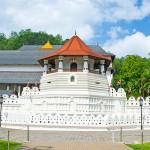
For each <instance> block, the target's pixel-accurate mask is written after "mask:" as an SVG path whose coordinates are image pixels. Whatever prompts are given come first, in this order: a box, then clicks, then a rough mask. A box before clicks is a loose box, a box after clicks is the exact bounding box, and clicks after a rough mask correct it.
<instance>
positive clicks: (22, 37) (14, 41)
mask: <svg viewBox="0 0 150 150" xmlns="http://www.w3.org/2000/svg"><path fill="white" fill-rule="evenodd" d="M67 40H68V39H66V40H63V39H62V36H61V35H60V34H57V35H56V36H53V35H52V34H50V35H49V34H47V33H46V32H43V31H39V32H32V30H31V29H26V30H21V31H20V32H19V33H17V32H14V31H12V32H11V34H10V36H9V38H6V36H5V34H4V33H0V49H1V50H15V49H18V48H20V47H21V46H23V45H43V44H45V43H46V42H47V41H50V43H51V44H52V45H61V44H64V43H65V42H66V41H67Z"/></svg>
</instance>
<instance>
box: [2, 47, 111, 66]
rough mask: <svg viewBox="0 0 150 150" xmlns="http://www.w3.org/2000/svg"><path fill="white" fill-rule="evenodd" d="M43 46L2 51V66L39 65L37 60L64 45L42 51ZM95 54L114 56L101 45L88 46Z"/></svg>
mask: <svg viewBox="0 0 150 150" xmlns="http://www.w3.org/2000/svg"><path fill="white" fill-rule="evenodd" d="M41 46H42V45H24V46H22V47H21V48H19V49H18V50H0V65H14V64H17V65H18V64H19V65H24V64H25V65H28V64H29V65H32V64H34V65H39V63H38V61H37V58H40V57H42V56H44V55H47V54H50V53H52V52H55V51H57V50H58V49H59V48H60V47H61V46H62V45H52V46H53V48H54V50H44V51H40V50H39V48H40V47H41ZM88 46H89V47H90V48H91V49H92V50H93V51H94V52H96V53H98V54H102V55H113V54H111V53H107V52H105V51H104V50H103V49H102V48H101V47H100V46H99V45H88Z"/></svg>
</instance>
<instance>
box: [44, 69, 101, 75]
mask: <svg viewBox="0 0 150 150" xmlns="http://www.w3.org/2000/svg"><path fill="white" fill-rule="evenodd" d="M54 72H58V70H52V71H48V72H47V74H50V73H54ZM63 72H83V69H78V70H70V69H63ZM89 72H90V73H94V74H100V72H99V71H96V70H89Z"/></svg>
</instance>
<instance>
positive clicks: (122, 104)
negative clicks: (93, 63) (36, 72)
mask: <svg viewBox="0 0 150 150" xmlns="http://www.w3.org/2000/svg"><path fill="white" fill-rule="evenodd" d="M3 97H4V101H3V109H2V125H6V126H7V125H8V124H9V125H12V126H13V125H15V124H17V125H18V124H20V125H37V126H41V125H42V126H43V125H45V126H49V127H50V126H59V127H60V126H62V127H65V126H66V127H68V126H70V127H90V128H92V127H109V126H132V125H135V126H139V125H140V124H141V116H140V106H139V103H138V99H139V98H138V99H135V98H134V97H130V98H129V100H128V101H126V93H125V91H124V89H122V88H120V89H118V91H117V92H116V90H115V89H114V88H111V89H110V96H105V97H95V98H94V97H92V98H90V97H67V96H66V97H61V96H60V97H59V96H57V97H55V96H51V97H43V95H40V91H39V89H38V88H37V87H33V88H32V89H30V88H29V87H24V89H23V92H22V96H20V97H19V98H17V96H16V95H11V96H8V95H3ZM149 106H150V97H147V98H146V99H145V100H144V103H143V124H144V125H145V126H150V107H149ZM124 109H125V111H124Z"/></svg>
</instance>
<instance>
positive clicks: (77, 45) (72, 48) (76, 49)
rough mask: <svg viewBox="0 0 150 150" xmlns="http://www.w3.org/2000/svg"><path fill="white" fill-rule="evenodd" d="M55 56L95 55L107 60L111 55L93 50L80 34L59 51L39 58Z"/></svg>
mask: <svg viewBox="0 0 150 150" xmlns="http://www.w3.org/2000/svg"><path fill="white" fill-rule="evenodd" d="M53 56H93V57H97V58H101V59H105V60H110V58H109V57H107V56H103V55H100V54H97V53H95V52H93V51H92V50H91V49H90V48H89V47H88V46H87V45H86V44H85V43H84V42H83V41H82V40H81V39H80V38H79V37H78V36H76V35H75V36H73V37H72V38H71V39H70V40H69V41H68V42H67V43H65V44H64V45H63V46H62V47H61V48H60V49H58V51H56V52H53V53H51V54H48V55H46V56H43V57H41V58H39V59H38V60H43V59H48V58H50V57H53Z"/></svg>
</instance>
